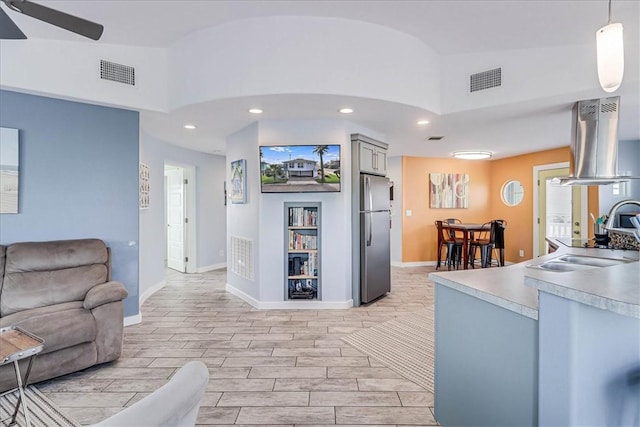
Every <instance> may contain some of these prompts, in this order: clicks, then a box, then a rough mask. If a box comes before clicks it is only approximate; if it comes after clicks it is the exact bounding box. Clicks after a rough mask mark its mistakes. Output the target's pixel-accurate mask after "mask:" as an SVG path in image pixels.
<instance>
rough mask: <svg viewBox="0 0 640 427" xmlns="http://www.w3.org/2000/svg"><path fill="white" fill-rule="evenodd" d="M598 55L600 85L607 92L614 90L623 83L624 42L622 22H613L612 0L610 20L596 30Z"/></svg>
mask: <svg viewBox="0 0 640 427" xmlns="http://www.w3.org/2000/svg"><path fill="white" fill-rule="evenodd" d="M596 55H597V58H598V80H600V86H602V89H603V90H604V91H605V92H613V91H615V90H616V89H618V88H619V87H620V84H621V83H622V76H623V74H624V43H623V39H622V24H620V23H619V22H618V23H612V22H611V0H609V21H608V22H607V25H605V26H604V27H602V28H600V29H599V30H598V31H596Z"/></svg>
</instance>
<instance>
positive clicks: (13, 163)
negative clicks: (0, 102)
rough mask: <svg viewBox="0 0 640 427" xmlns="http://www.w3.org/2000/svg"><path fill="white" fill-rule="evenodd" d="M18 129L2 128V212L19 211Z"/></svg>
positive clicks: (13, 212) (0, 151)
mask: <svg viewBox="0 0 640 427" xmlns="http://www.w3.org/2000/svg"><path fill="white" fill-rule="evenodd" d="M18 149H19V144H18V129H10V128H0V213H6V214H17V213H18V189H19V186H18V179H19V171H20V168H19V166H20V164H19V163H20V156H19V154H18Z"/></svg>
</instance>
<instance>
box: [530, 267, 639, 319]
mask: <svg viewBox="0 0 640 427" xmlns="http://www.w3.org/2000/svg"><path fill="white" fill-rule="evenodd" d="M524 283H525V285H528V286H531V287H533V288H536V289H538V291H541V292H546V293H549V294H552V295H557V296H559V297H562V298H566V299H569V300H571V301H576V302H578V303H581V304H585V305H589V306H591V307H595V308H599V309H602V310H606V311H610V312H612V313H616V314H620V315H623V316H628V317H636V318H639V319H640V306H639V305H634V304H629V303H626V302H624V301H617V300H614V299H611V298H607V297H604V296H600V295H594V294H591V293H588V292H584V291H581V290H577V289H572V288H568V287H566V286H563V285H557V284H555V283H550V282H547V281H545V280H540V279H538V278H534V277H528V276H525V279H524Z"/></svg>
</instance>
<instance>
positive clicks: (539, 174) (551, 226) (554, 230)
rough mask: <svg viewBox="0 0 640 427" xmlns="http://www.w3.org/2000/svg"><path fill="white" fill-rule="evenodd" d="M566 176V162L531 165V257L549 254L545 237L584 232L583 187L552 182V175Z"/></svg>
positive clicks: (573, 236) (575, 235) (578, 235)
mask: <svg viewBox="0 0 640 427" xmlns="http://www.w3.org/2000/svg"><path fill="white" fill-rule="evenodd" d="M568 175H569V165H568V164H567V163H556V164H551V165H543V166H536V167H534V182H536V183H537V191H536V192H535V194H534V208H533V209H534V213H533V215H534V232H533V235H534V245H533V255H534V257H537V256H542V255H546V254H547V253H548V243H547V241H546V238H547V237H561V238H566V239H581V238H582V237H583V236H585V235H586V234H585V232H586V229H585V224H586V220H587V219H586V212H587V208H586V200H587V197H586V187H584V186H575V185H572V186H564V185H560V184H559V183H555V182H553V178H555V177H562V176H568Z"/></svg>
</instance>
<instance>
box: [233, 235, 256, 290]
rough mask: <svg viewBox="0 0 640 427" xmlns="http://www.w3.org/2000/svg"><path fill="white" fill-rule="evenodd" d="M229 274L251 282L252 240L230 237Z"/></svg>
mask: <svg viewBox="0 0 640 427" xmlns="http://www.w3.org/2000/svg"><path fill="white" fill-rule="evenodd" d="M230 240H231V250H230V255H231V272H232V273H234V274H237V275H238V276H240V277H243V278H245V279H247V280H252V281H253V240H251V239H245V238H243V237H238V236H231V239H230Z"/></svg>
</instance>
